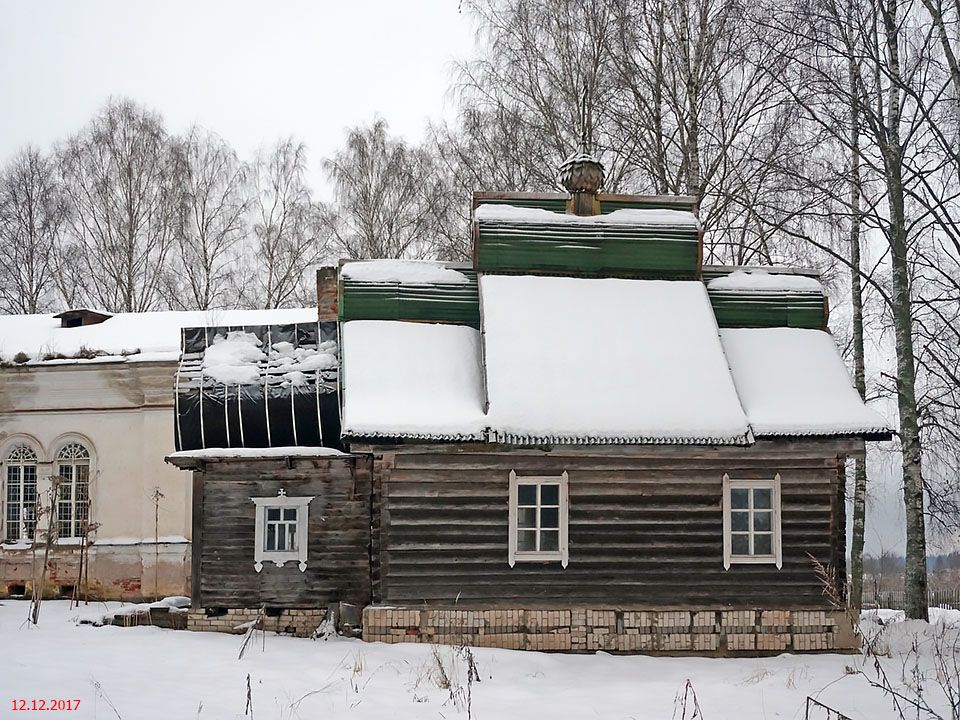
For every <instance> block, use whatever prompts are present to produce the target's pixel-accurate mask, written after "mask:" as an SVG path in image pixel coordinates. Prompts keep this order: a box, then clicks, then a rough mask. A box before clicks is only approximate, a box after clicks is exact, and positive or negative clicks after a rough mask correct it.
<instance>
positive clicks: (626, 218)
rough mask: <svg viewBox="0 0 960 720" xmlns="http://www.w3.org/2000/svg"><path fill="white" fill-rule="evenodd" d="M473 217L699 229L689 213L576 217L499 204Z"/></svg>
mask: <svg viewBox="0 0 960 720" xmlns="http://www.w3.org/2000/svg"><path fill="white" fill-rule="evenodd" d="M473 217H474V218H475V219H476V220H478V221H480V222H505V223H522V224H528V223H529V224H542V225H565V224H569V225H601V226H602V225H629V226H634V227H636V226H641V227H642V226H644V225H657V226H669V227H684V228H697V227H699V225H698V221H697V216H696V215H694V214H693V213H692V212H688V211H686V210H668V209H633V208H626V209H622V210H614V211H613V212H612V213H607V214H606V215H586V216H584V215H573V214H571V213H560V212H552V211H550V210H544V209H542V208H528V207H517V206H515V205H506V204H500V203H488V204H484V205H480V206H478V207H477V208H476V209H475V210H474V211H473Z"/></svg>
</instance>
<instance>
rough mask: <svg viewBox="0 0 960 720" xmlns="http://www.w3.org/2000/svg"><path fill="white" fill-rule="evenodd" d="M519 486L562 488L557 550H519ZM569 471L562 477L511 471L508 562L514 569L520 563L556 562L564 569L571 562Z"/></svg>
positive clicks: (561, 475)
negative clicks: (522, 473)
mask: <svg viewBox="0 0 960 720" xmlns="http://www.w3.org/2000/svg"><path fill="white" fill-rule="evenodd" d="M519 485H559V486H560V512H559V524H560V540H559V546H560V547H559V548H558V549H557V550H548V551H539V552H538V551H530V550H523V551H521V550H517V515H518V514H517V505H518V498H517V487H518V486H519ZM567 486H568V478H567V471H566V470H564V471H563V473H561V474H560V475H517V473H516V471H514V470H511V471H510V513H509V522H510V532H509V548H508V562H509V563H510V567H513V566H514V565H515V564H516V563H518V562H556V561H559V562H560V565H561V566H562V567H566V566H567V564H568V563H569V562H570V550H569V544H568V542H567V532H568V525H569V518H568V513H569V508H570V496H569V491H568V487H567Z"/></svg>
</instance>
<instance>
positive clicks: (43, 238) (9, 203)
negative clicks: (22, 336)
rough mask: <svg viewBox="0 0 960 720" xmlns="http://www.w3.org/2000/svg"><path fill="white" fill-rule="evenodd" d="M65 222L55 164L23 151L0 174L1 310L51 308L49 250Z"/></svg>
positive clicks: (51, 255)
mask: <svg viewBox="0 0 960 720" xmlns="http://www.w3.org/2000/svg"><path fill="white" fill-rule="evenodd" d="M65 220H66V203H65V202H64V198H63V193H62V190H61V188H60V186H59V184H58V182H57V175H56V165H55V164H54V163H53V161H52V160H51V159H50V158H48V157H46V156H44V155H43V154H41V152H40V151H39V150H37V149H36V148H33V147H27V148H24V149H23V150H21V151H20V152H19V153H18V154H17V155H15V156H14V157H13V158H12V159H11V160H10V162H9V163H8V164H7V165H6V166H5V167H4V168H2V170H0V312H5V313H38V312H42V311H44V310H46V309H48V308H49V307H51V306H52V305H53V295H54V291H55V286H54V251H55V248H56V246H57V244H58V241H59V239H60V235H61V232H62V230H63V225H64V222H65Z"/></svg>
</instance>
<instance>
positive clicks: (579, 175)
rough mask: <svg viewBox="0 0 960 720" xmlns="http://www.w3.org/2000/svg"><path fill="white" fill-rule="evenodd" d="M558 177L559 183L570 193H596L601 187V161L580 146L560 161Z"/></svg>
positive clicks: (602, 171)
mask: <svg viewBox="0 0 960 720" xmlns="http://www.w3.org/2000/svg"><path fill="white" fill-rule="evenodd" d="M558 177H559V179H560V183H561V184H562V185H563V187H564V188H566V190H567V192H568V193H570V194H571V195H572V194H573V193H591V194H593V195H596V194H597V193H598V192H600V190H601V189H602V188H603V180H604V168H603V163H601V162H600V161H599V160H597V158H596V157H595V156H594V155H593V154H592V153H589V152H587V151H586V150H585V149H584V148H583V147H582V146H581V148H580V149H579V150H577V152H575V153H574V154H573V155H571V156H570V157H568V158H567V159H566V160H564V161H563V162H562V163H560V168H559V171H558Z"/></svg>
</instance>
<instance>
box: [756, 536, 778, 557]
mask: <svg viewBox="0 0 960 720" xmlns="http://www.w3.org/2000/svg"><path fill="white" fill-rule="evenodd" d="M772 539H773V536H772V535H754V536H753V554H754V555H773V544H772Z"/></svg>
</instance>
